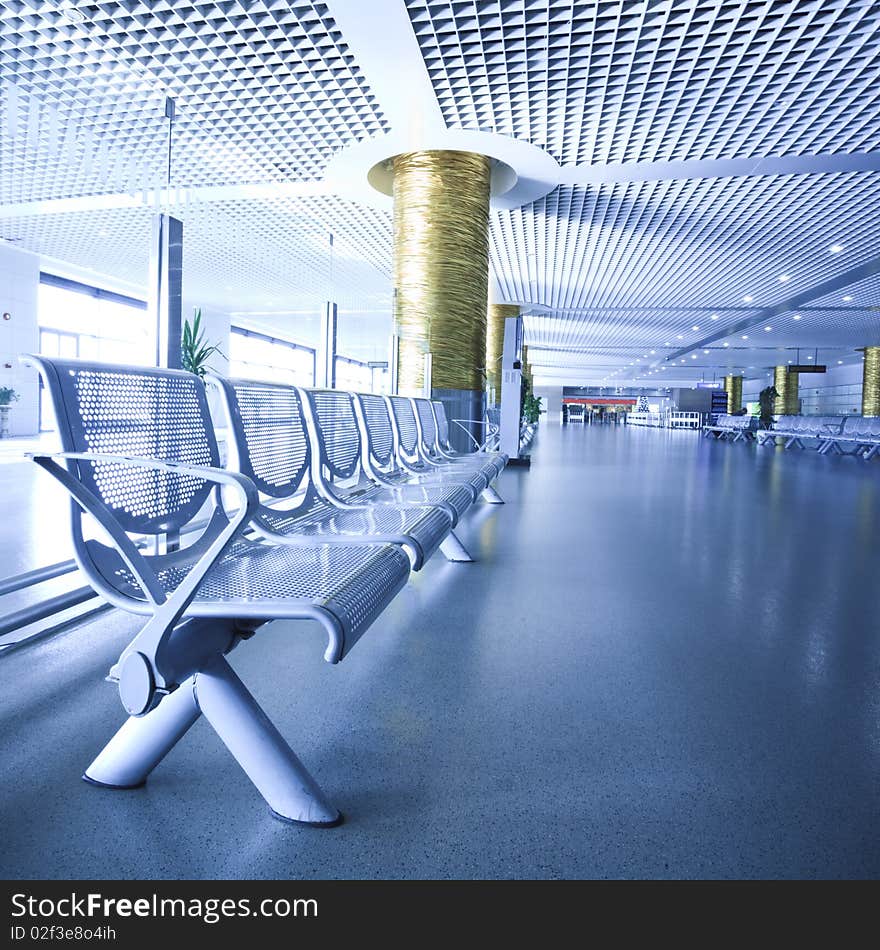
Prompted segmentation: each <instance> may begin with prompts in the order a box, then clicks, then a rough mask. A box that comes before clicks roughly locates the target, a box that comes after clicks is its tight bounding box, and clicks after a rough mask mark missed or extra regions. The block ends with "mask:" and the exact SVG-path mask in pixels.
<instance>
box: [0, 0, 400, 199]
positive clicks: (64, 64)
mask: <svg viewBox="0 0 880 950" xmlns="http://www.w3.org/2000/svg"><path fill="white" fill-rule="evenodd" d="M63 6H64V5H63V4H57V3H44V2H40V0H0V83H2V86H3V103H2V106H3V109H2V112H3V120H4V126H5V129H4V132H5V134H4V135H3V136H2V139H0V143H2V144H0V178H2V182H3V184H2V190H0V201H3V202H19V201H28V200H32V199H38V198H50V197H66V196H70V195H81V194H93V193H98V192H103V191H115V190H132V189H140V188H144V187H149V186H155V185H157V184H160V183H161V184H164V183H165V175H166V167H167V154H166V149H167V120H166V119H165V118H164V99H165V96H166V95H167V96H171V97H173V98H174V99H175V100H176V102H177V110H178V112H177V118H176V120H175V126H174V146H175V147H174V161H173V166H172V176H173V181H174V183H175V184H185V185H209V184H221V183H222V184H231V183H239V182H284V181H299V180H311V179H315V178H317V177H320V174H321V173H322V172H323V169H324V166H325V165H326V162H327V160H328V158H329V157H330V155H331V154H332V153H333V152H334V151H335V150H337V149H340V148H342V147H344V146H346V145H349V144H351V143H353V142H356V141H360V140H362V139H365V138H369V137H371V136H372V135H375V134H377V133H379V132H382V131H387V129H388V126H387V123H386V122H385V120H384V118H383V116H382V114H381V112H380V111H379V108H378V106H377V104H376V102H375V101H374V98H373V96H372V94H371V93H370V90H369V88H368V87H367V84H366V82H365V80H364V77H363V76H362V74H361V72H360V70H359V69H358V67H357V65H356V64H355V63H354V62H353V57H352V56H351V54H350V52H349V50H348V47H347V46H346V44H345V41H344V39H343V37H342V36H341V34H340V33H339V31H338V29H337V28H336V24H335V22H334V20H333V18H332V16H331V15H330V13H329V11H328V9H327V6H326V5H325V4H323V3H320V2H316V0H300V2H293V3H290V2H287V0H258V2H255V0H237V2H205V0H195V2H189V3H174V2H164V0H160V2H155V0H153V2H139V0H128V2H125V3H78V4H76V7H75V9H76V10H77V11H79V13H80V14H81V22H74V21H72V20H71V19H70V16H69V14H65V12H64V10H63ZM68 6H73V5H72V4H69V5H68Z"/></svg>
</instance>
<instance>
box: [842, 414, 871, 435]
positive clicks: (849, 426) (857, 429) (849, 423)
mask: <svg viewBox="0 0 880 950" xmlns="http://www.w3.org/2000/svg"><path fill="white" fill-rule="evenodd" d="M842 435H844V436H845V437H847V438H858V437H870V438H874V439H876V438H880V416H847V417H846V418H845V419H844V422H843V429H842Z"/></svg>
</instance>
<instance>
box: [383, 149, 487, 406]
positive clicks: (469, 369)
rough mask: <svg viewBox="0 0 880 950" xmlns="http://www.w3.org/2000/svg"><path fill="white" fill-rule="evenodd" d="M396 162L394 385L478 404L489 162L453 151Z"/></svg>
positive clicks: (483, 345) (483, 358) (483, 360)
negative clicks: (456, 394)
mask: <svg viewBox="0 0 880 950" xmlns="http://www.w3.org/2000/svg"><path fill="white" fill-rule="evenodd" d="M393 164H394V185H393V195H394V287H395V303H394V316H395V323H396V327H397V333H398V336H399V349H398V353H399V356H398V388H399V390H400V392H401V393H403V394H405V395H415V394H419V393H421V392H422V389H423V387H424V362H425V360H424V357H425V353H428V352H430V353H431V383H432V388H433V389H434V390H456V391H469V392H476V393H479V394H480V399H482V391H483V374H484V372H485V366H486V301H487V298H488V283H489V184H490V167H489V159H488V158H487V157H486V156H485V155H475V154H473V153H471V152H457V151H425V152H409V153H406V154H403V155H397V156H395V158H394V160H393Z"/></svg>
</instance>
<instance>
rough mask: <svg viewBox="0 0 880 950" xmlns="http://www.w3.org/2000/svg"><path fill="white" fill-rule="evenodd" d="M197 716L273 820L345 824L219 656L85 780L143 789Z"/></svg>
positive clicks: (117, 743) (130, 725)
mask: <svg viewBox="0 0 880 950" xmlns="http://www.w3.org/2000/svg"><path fill="white" fill-rule="evenodd" d="M199 716H204V717H205V719H207V721H208V722H209V723H210V724H211V726H212V727H213V729H214V731H215V732H216V733H217V735H218V736H219V737H220V738H221V740H222V741H223V744H224V745H225V746H226V748H227V749H229V751H230V752H231V753H232V755H233V757H234V758H235V760H236V761H237V762H238V764H239V765H240V766H241V767H242V768H243V769H244V771H245V773H246V774H247V776H248V778H249V779H250V780H251V781H252V782H253V783H254V785H255V786H256V787H257V791H259V793H260V794H261V795H262V796H263V798H264V799H265V801H266V803H267V804H268V806H269V808H270V809H271V810H272V813H273V814H274V815H275V817H277V818H281V819H282V820H284V821H290V822H298V823H302V824H309V825H319V826H323V827H332V826H333V825H338V824H339V823H340V822H341V821H342V816H341V815H340V813H339V812H338V811H337V810H336V809H335V808H334V807H333V806H332V805H331V804H330V802H329V801H327V799H326V798H325V797H324V793H323V792H322V791H321V789H320V788H319V787H318V785H317V783H316V782H315V780H314V779H313V778H312V777H311V775H309V773H308V771H307V770H306V768H305V766H303V764H302V762H300V760H299V759H298V758H297V757H296V755H295V754H294V752H293V750H292V749H291V748H290V746H289V745H288V744H287V743H286V742H285V740H284V737H283V736H282V735H281V733H280V732H279V731H278V730H277V729H276V728H275V726H274V725H272V723H271V722H270V720H269V718H268V716H267V715H266V714H265V713H264V712H263V710H262V709H261V708H260V706H259V705H258V704H257V702H256V700H255V699H254V697H253V696H252V695H251V694H250V693H249V692H248V690H247V688H246V687H245V685H244V683H242V681H241V680H240V679H239V678H238V676H236V674H235V672H234V670H233V669H232V667H231V666H230V665H229V663H228V662H227V661H226V660H225V659H224V658H223V657H222V656H217V657H215V658H214V659H212V660H211V661H209V662H208V663H207V664H206V665H205V666H204V667H203V669H202V670H201V671H200V672H198V673H196V674H195V676H192V677H190V679H188V680H186V681H185V682H184V683H181V685H180V686H179V687H178V688H177V689H176V690H175V691H174V692H173V693H171V694H170V695H169V696H166V697H165V698H164V699H163V700H162V702H160V703H159V705H158V706H157V707H156V708H155V709H154V710H153V711H152V712H149V713H147V715H145V716H132V717H131V718H130V719H129V720H128V721H127V722H126V723H125V724H124V725H123V726H122V728H121V729H120V730H119V732H117V733H116V735H115V736H114V737H113V738H112V739H111V740H110V742H109V743H108V744H107V745H106V747H105V748H104V750H103V751H102V752H101V754H100V755H99V756H98V757H97V758H96V759H95V761H94V762H93V763H92V764H91V765H90V766H89V767H88V769H86V772H85V774H84V775H83V778H84V779H85V780H86V781H87V782H90V783H92V784H94V785H101V786H105V787H108V788H117V789H127V788H137V787H139V786H141V785H143V784H144V782H145V781H146V779H147V776H148V775H149V774H150V772H152V770H153V769H154V768H155V767H156V766H157V765H158V764H159V763H160V762H161V761H162V759H163V758H164V757H165V756H166V755H167V754H168V752H170V751H171V749H173V748H174V746H175V745H176V744H177V743H178V742H179V741H180V739H182V738H183V736H184V735H185V734H186V733H187V731H188V730H189V728H190V727H191V726H192V725H193V723H195V722H196V720H197V719H198V718H199Z"/></svg>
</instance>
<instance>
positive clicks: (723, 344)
mask: <svg viewBox="0 0 880 950" xmlns="http://www.w3.org/2000/svg"><path fill="white" fill-rule="evenodd" d="M721 345H722V346H730V344H729V343H722V344H721Z"/></svg>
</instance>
